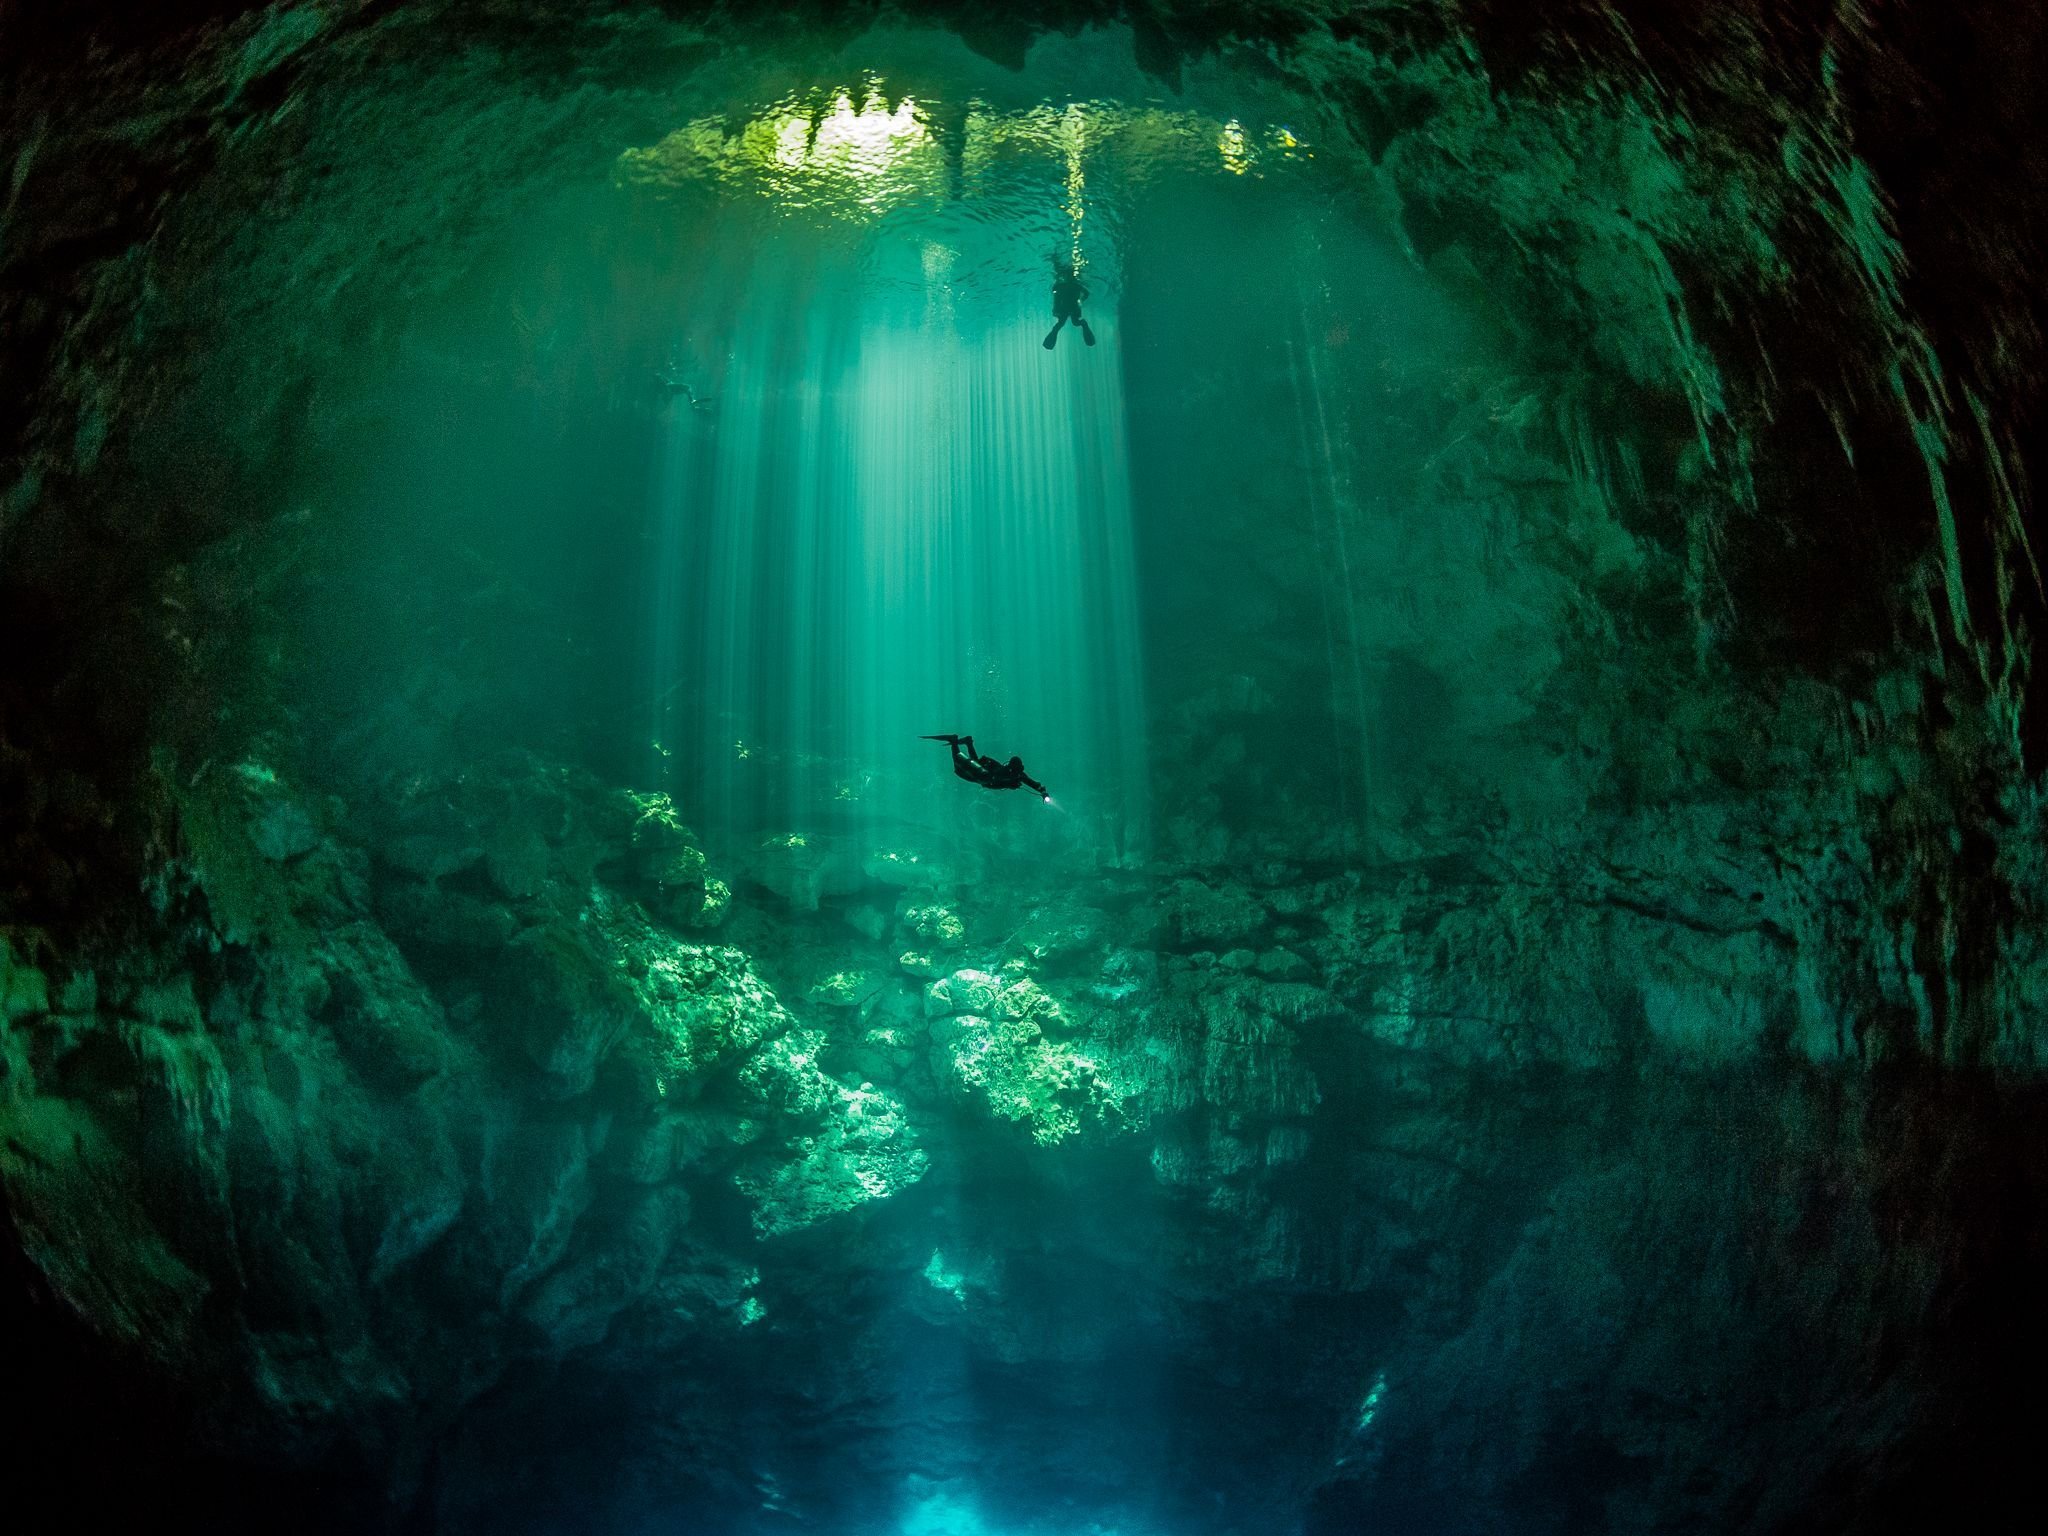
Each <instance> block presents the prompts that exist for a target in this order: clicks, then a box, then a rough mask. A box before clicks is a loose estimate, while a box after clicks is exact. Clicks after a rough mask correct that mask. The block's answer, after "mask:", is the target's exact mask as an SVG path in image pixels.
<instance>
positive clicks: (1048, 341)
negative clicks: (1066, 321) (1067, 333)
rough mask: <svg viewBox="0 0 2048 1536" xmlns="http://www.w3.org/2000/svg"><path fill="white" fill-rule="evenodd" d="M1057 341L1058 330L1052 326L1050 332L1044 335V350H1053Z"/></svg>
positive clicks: (1058, 337) (1058, 336)
mask: <svg viewBox="0 0 2048 1536" xmlns="http://www.w3.org/2000/svg"><path fill="white" fill-rule="evenodd" d="M1059 339H1060V328H1059V327H1058V326H1054V327H1053V328H1052V329H1051V330H1049V331H1047V332H1046V333H1045V350H1046V351H1048V352H1050V351H1051V350H1052V349H1053V344H1054V343H1055V342H1057V341H1058V340H1059Z"/></svg>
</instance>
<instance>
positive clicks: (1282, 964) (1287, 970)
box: [1259, 947, 1311, 981]
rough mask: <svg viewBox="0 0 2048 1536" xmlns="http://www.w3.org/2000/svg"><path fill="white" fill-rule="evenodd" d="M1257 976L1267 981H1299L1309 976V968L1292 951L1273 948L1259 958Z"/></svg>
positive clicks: (1304, 961) (1307, 964)
mask: <svg viewBox="0 0 2048 1536" xmlns="http://www.w3.org/2000/svg"><path fill="white" fill-rule="evenodd" d="M1259 974H1260V975H1261V976H1264V977H1265V978H1267V980H1269V981H1301V980H1304V979H1305V978H1307V977H1308V976H1309V975H1310V974H1311V968H1310V966H1309V963H1308V962H1307V961H1306V960H1304V959H1302V958H1301V956H1299V955H1297V954H1296V953H1294V951H1293V950H1291V949H1282V948H1279V947H1275V948H1273V949H1269V950H1266V951H1265V952H1264V953H1263V954H1261V955H1260V956H1259Z"/></svg>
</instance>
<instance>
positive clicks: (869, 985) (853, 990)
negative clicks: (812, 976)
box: [805, 970, 881, 1008]
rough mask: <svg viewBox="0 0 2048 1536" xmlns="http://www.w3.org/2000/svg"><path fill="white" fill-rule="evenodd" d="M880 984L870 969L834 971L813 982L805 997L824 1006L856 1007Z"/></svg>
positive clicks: (871, 994) (872, 993)
mask: <svg viewBox="0 0 2048 1536" xmlns="http://www.w3.org/2000/svg"><path fill="white" fill-rule="evenodd" d="M880 986H881V980H880V978H879V977H877V976H876V975H875V974H874V973H873V972H871V971H861V970H847V971H834V972H832V973H831V974H830V975H828V976H823V977H820V978H819V979H818V980H817V981H815V982H813V983H812V984H811V988H810V991H809V992H807V993H805V997H806V999H807V1000H808V1001H810V1002H813V1003H817V1004H819V1005H820V1006H822V1007H826V1008H858V1007H859V1006H860V1005H861V1004H862V1003H863V1002H865V1001H866V1000H867V999H868V998H870V997H872V996H873V995H874V994H875V991H876V989H877V988H879V987H880Z"/></svg>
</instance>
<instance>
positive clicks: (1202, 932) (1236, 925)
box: [1163, 880, 1266, 948]
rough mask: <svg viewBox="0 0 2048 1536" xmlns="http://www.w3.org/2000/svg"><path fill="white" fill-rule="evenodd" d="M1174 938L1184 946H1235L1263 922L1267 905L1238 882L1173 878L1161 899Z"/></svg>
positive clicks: (1264, 923)
mask: <svg viewBox="0 0 2048 1536" xmlns="http://www.w3.org/2000/svg"><path fill="white" fill-rule="evenodd" d="M1163 905H1164V907H1165V910H1166V914H1167V917H1168V920H1169V921H1170V922H1171V923H1172V925H1173V933H1174V939H1175V941H1176V942H1177V943H1179V944H1180V945H1181V946H1182V947H1184V948H1189V947H1195V946H1222V947H1226V948H1235V947H1238V946H1240V945H1242V944H1244V943H1245V942H1246V941H1247V940H1249V939H1251V938H1253V937H1255V936H1256V935H1257V934H1258V933H1259V931H1260V930H1261V929H1262V928H1264V927H1265V926H1266V909H1265V907H1264V906H1263V905H1261V904H1260V902H1259V900H1258V898H1257V897H1255V896H1253V895H1252V893H1251V892H1250V891H1248V890H1246V889H1245V888H1244V887H1243V886H1241V885H1236V884H1232V883H1228V882H1225V883H1220V884H1214V885H1211V884H1205V883H1204V882H1202V881H1200V880H1176V881H1175V882H1174V884H1173V887H1172V889H1171V890H1169V891H1168V892H1167V895H1166V899H1165V901H1164V903H1163Z"/></svg>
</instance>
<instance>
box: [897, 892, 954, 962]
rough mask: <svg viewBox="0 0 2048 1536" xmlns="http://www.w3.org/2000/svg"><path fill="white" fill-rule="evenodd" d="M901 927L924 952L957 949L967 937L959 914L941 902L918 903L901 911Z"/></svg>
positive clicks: (908, 905) (909, 905)
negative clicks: (907, 931) (908, 932)
mask: <svg viewBox="0 0 2048 1536" xmlns="http://www.w3.org/2000/svg"><path fill="white" fill-rule="evenodd" d="M903 926H904V927H905V928H907V929H909V930H910V933H911V936H912V937H913V938H915V939H916V940H917V941H918V944H917V947H918V948H920V949H925V950H940V949H958V948H959V947H960V945H961V943H962V942H963V941H964V940H965V939H966V937H967V925H966V924H965V923H964V922H962V921H961V920H960V914H959V913H957V912H955V911H954V910H953V909H952V908H951V907H949V906H947V905H945V904H944V903H943V902H918V903H912V904H907V905H906V906H905V907H904V909H903Z"/></svg>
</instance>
